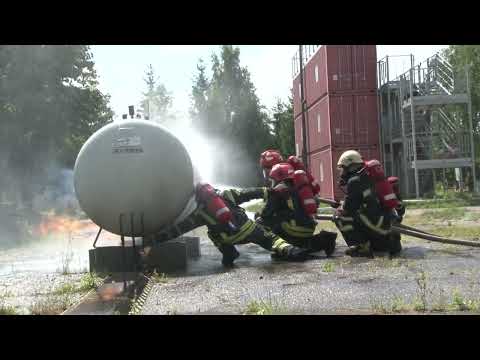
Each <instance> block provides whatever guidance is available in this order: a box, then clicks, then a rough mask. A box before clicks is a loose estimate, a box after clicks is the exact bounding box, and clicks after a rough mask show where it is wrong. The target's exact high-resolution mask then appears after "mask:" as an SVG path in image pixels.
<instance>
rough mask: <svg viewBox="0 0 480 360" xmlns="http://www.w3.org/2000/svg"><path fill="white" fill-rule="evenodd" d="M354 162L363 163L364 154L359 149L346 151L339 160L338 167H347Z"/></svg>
mask: <svg viewBox="0 0 480 360" xmlns="http://www.w3.org/2000/svg"><path fill="white" fill-rule="evenodd" d="M352 164H363V159H362V156H361V155H360V153H359V152H358V151H355V150H348V151H345V152H344V153H343V154H342V155H340V158H339V159H338V162H337V167H338V168H340V167H345V168H348V167H349V166H350V165H352Z"/></svg>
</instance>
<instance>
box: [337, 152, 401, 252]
mask: <svg viewBox="0 0 480 360" xmlns="http://www.w3.org/2000/svg"><path fill="white" fill-rule="evenodd" d="M337 168H338V169H339V170H340V171H341V176H340V177H341V180H340V186H341V187H343V188H346V190H344V191H345V194H346V195H345V198H344V201H343V204H342V205H341V206H340V207H339V208H338V209H337V210H336V212H335V215H334V221H335V224H336V225H337V227H338V229H339V230H340V232H341V233H342V235H343V238H344V239H345V242H346V243H347V245H348V246H349V249H347V251H346V252H345V254H346V255H349V256H352V257H356V256H366V257H373V251H390V252H391V253H392V254H393V253H396V252H398V251H399V250H398V249H395V247H394V246H392V239H391V236H390V235H391V229H390V228H391V219H392V216H391V214H390V212H389V211H386V210H385V209H384V207H383V206H382V205H381V204H380V201H379V198H378V196H377V194H376V189H375V183H374V181H373V180H372V178H371V177H370V176H369V174H368V172H367V170H366V166H365V163H364V161H363V159H362V157H361V155H360V154H359V153H358V152H357V151H355V150H348V151H346V152H344V153H343V154H342V155H341V156H340V158H339V160H338V163H337Z"/></svg>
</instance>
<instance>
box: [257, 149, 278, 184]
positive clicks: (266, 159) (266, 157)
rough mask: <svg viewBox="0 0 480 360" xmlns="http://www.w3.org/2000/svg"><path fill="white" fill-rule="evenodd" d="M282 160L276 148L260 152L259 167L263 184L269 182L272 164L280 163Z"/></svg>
mask: <svg viewBox="0 0 480 360" xmlns="http://www.w3.org/2000/svg"><path fill="white" fill-rule="evenodd" d="M283 161H284V160H283V156H282V154H280V151H278V150H265V151H264V152H262V153H261V154H260V167H261V168H262V170H263V178H264V180H265V184H269V181H270V177H269V174H270V171H272V168H273V166H274V165H277V164H280V163H282V162H283Z"/></svg>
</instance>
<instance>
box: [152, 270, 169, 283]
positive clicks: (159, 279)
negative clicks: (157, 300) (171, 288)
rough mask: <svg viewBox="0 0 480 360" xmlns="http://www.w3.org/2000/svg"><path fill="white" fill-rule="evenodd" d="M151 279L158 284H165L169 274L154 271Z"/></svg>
mask: <svg viewBox="0 0 480 360" xmlns="http://www.w3.org/2000/svg"><path fill="white" fill-rule="evenodd" d="M151 279H152V280H153V281H154V282H155V283H157V284H165V283H167V282H168V277H167V275H165V274H164V273H161V274H159V273H157V271H154V272H153V274H152V276H151Z"/></svg>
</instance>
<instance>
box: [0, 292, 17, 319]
mask: <svg viewBox="0 0 480 360" xmlns="http://www.w3.org/2000/svg"><path fill="white" fill-rule="evenodd" d="M12 296H13V294H12V293H11V292H10V291H8V290H6V291H4V292H2V294H0V315H16V314H17V310H16V309H15V307H13V306H10V305H7V304H6V299H7V297H12Z"/></svg>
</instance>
